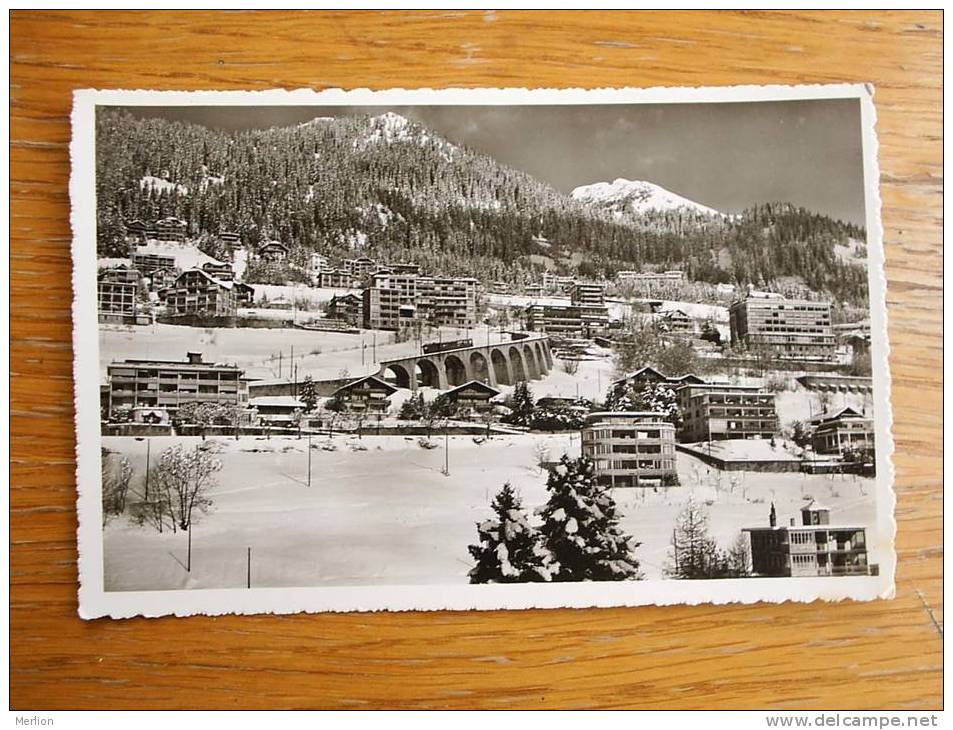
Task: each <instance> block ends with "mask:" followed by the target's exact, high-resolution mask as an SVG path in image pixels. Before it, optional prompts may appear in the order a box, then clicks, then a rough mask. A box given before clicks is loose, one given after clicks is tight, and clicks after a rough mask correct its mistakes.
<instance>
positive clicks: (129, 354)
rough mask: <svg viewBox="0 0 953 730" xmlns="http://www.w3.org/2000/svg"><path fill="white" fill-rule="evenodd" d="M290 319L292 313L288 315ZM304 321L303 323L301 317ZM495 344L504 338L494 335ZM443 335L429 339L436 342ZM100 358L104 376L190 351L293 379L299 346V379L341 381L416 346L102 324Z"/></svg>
mask: <svg viewBox="0 0 953 730" xmlns="http://www.w3.org/2000/svg"><path fill="white" fill-rule="evenodd" d="M283 314H285V315H286V316H290V312H285V313H283ZM302 319H304V318H303V317H302ZM466 335H467V331H466V330H463V329H456V328H451V327H445V328H441V335H440V336H442V338H443V339H444V340H455V339H460V338H463V337H466ZM470 336H471V337H472V338H473V339H474V342H480V343H482V342H483V341H484V339H483V338H485V337H486V335H485V334H484V333H483V332H481V331H478V330H471V331H470ZM490 337H491V341H493V342H496V341H497V339H498V338H499V335H498V334H497V333H495V332H491V333H490ZM437 339H438V333H437V332H436V331H434V333H433V334H432V335H430V336H428V338H427V341H428V342H429V341H431V340H433V341H436V340H437ZM99 348H100V350H99V359H100V368H101V372H102V376H103V377H104V378H105V375H106V366H107V365H108V364H109V363H110V362H112V361H113V360H121V359H125V358H158V359H165V360H185V354H186V352H189V351H196V350H197V351H200V352H201V353H202V355H203V358H204V359H205V360H206V361H207V362H229V363H235V364H236V365H239V366H241V367H242V368H244V369H245V374H246V376H247V377H251V378H265V379H268V378H276V377H278V375H279V372H278V366H279V357H278V354H279V352H280V353H281V366H282V371H281V375H282V376H284V377H289V376H290V370H289V369H288V364H289V361H290V356H291V350H292V348H294V362H295V364H296V365H297V366H298V377H299V378H303V377H304V376H305V375H311V376H312V377H313V378H315V379H316V380H317V379H322V378H337V377H338V376H339V375H340V373H341V371H342V370H347V371H348V374H349V375H350V376H352V377H358V376H360V375H365V374H368V373H373V372H377V370H378V365H376V364H375V356H376V361H377V362H379V361H380V360H387V359H391V358H397V357H406V356H408V355H412V354H415V353H416V352H417V351H418V350H417V348H418V345H417V343H415V342H412V341H411V342H399V343H395V342H394V333H393V332H384V331H375V330H364V331H362V332H361V334H359V335H355V334H342V333H339V332H314V331H309V330H302V329H293V328H274V329H253V328H235V329H229V328H205V329H203V328H199V327H184V326H180V325H172V324H156V325H145V326H135V325H101V326H100V328H99Z"/></svg>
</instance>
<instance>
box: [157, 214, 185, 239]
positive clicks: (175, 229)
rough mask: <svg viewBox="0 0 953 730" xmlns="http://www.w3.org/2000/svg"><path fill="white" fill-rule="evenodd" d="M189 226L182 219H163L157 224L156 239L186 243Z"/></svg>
mask: <svg viewBox="0 0 953 730" xmlns="http://www.w3.org/2000/svg"><path fill="white" fill-rule="evenodd" d="M187 228H188V224H187V223H186V222H185V221H184V220H182V219H181V218H163V219H162V220H157V221H156V222H155V237H156V238H157V239H159V240H160V241H179V242H180V243H181V242H182V241H185V233H186V230H187Z"/></svg>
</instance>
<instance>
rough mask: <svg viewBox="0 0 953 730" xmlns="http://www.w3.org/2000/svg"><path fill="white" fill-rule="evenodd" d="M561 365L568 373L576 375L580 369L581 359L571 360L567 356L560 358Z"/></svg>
mask: <svg viewBox="0 0 953 730" xmlns="http://www.w3.org/2000/svg"><path fill="white" fill-rule="evenodd" d="M559 366H560V367H561V368H562V369H563V372H564V373H566V374H567V375H575V374H576V373H577V372H578V371H579V361H578V360H570V359H568V358H565V357H561V358H559Z"/></svg>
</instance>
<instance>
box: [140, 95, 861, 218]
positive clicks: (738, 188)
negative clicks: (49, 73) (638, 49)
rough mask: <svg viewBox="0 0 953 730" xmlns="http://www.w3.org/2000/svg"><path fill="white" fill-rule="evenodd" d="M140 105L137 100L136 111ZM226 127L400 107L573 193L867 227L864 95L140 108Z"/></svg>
mask: <svg viewBox="0 0 953 730" xmlns="http://www.w3.org/2000/svg"><path fill="white" fill-rule="evenodd" d="M127 108H128V107H127ZM129 110H130V111H132V112H134V113H135V114H137V115H140V116H149V117H165V118H168V119H178V120H182V121H190V122H196V123H199V124H203V125H205V126H208V127H214V128H218V129H224V130H240V129H251V128H262V127H270V126H285V125H292V124H298V123H300V122H303V121H307V120H309V119H312V118H314V117H319V116H340V115H359V114H374V115H376V114H381V113H383V112H385V111H388V110H390V111H394V112H396V113H398V114H402V115H403V116H405V117H408V118H410V119H415V120H418V121H420V122H421V123H422V124H424V125H425V126H427V127H429V128H431V129H433V130H434V131H436V132H438V133H439V134H440V135H441V136H443V137H445V138H446V139H448V140H450V141H451V142H455V143H457V144H464V145H466V146H468V147H470V148H472V149H475V150H478V151H480V152H484V153H486V154H488V155H491V156H492V157H495V158H496V159H498V160H500V161H501V162H503V163H505V164H507V165H510V166H511V167H515V168H517V169H521V170H525V171H526V172H528V173H530V174H532V175H534V176H536V177H538V178H540V179H541V180H544V181H546V182H549V183H550V184H552V185H553V186H554V187H556V188H558V189H559V190H562V191H564V192H567V193H568V192H570V191H571V190H572V189H573V188H575V187H577V186H579V185H585V184H588V183H592V182H599V181H602V180H606V181H611V180H614V179H616V178H618V177H624V178H628V179H630V180H648V181H650V182H654V183H656V184H658V185H661V186H662V187H664V188H668V189H669V190H671V191H673V192H676V193H678V194H680V195H684V196H685V197H687V198H690V199H692V200H695V201H697V202H699V203H702V204H704V205H707V206H710V207H712V208H716V209H717V210H720V211H722V212H724V213H734V212H738V211H740V210H742V209H744V208H745V207H748V206H750V205H752V204H755V203H763V202H769V201H786V202H791V203H794V204H796V205H801V206H804V207H805V208H809V209H811V210H814V211H817V212H819V213H824V214H827V215H830V216H832V217H834V218H839V219H842V220H846V221H851V222H853V223H858V224H861V225H863V224H864V183H863V152H862V148H861V120H860V102H859V101H858V100H857V99H834V100H830V99H824V100H811V101H778V102H744V103H708V104H700V103H696V104H624V105H623V104H615V105H563V106H413V107H398V106H392V107H353V106H351V107H349V106H308V107H302V106H293V107H289V106H286V107H280V106H278V107H275V106H272V107H266V106H248V107H236V106H230V107H198V106H195V107H139V108H138V109H136V108H129Z"/></svg>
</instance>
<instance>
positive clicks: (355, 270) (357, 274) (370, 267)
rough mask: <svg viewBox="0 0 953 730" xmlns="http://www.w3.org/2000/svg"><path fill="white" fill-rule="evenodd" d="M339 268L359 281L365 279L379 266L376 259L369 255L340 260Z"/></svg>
mask: <svg viewBox="0 0 953 730" xmlns="http://www.w3.org/2000/svg"><path fill="white" fill-rule="evenodd" d="M340 268H341V269H343V270H344V271H346V272H347V273H349V274H350V275H351V276H352V277H353V278H355V279H357V280H359V281H360V280H364V279H366V278H367V277H368V276H370V275H371V274H373V273H374V272H375V271H377V270H378V269H379V268H381V266H380V264H379V263H378V262H377V259H372V258H371V257H370V256H361V257H359V258H356V259H344V260H343V261H341V266H340Z"/></svg>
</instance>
